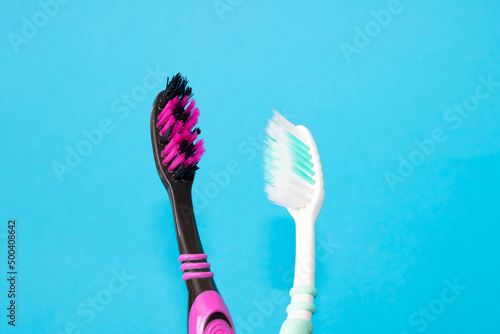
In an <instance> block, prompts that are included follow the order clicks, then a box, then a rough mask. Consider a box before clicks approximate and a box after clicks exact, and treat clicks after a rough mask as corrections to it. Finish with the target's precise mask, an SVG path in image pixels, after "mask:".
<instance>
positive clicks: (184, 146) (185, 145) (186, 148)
mask: <svg viewBox="0 0 500 334" xmlns="http://www.w3.org/2000/svg"><path fill="white" fill-rule="evenodd" d="M179 151H180V152H181V153H184V156H185V157H186V159H187V158H189V157H190V156H192V155H193V153H194V145H193V144H192V143H189V141H187V140H184V141H183V142H182V143H180V144H179Z"/></svg>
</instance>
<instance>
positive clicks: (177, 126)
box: [170, 122, 182, 137]
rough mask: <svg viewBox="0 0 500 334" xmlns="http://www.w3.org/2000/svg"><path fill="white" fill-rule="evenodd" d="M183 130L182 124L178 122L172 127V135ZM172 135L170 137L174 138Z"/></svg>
mask: <svg viewBox="0 0 500 334" xmlns="http://www.w3.org/2000/svg"><path fill="white" fill-rule="evenodd" d="M181 129H182V122H177V123H175V124H174V126H173V127H172V135H173V134H176V133H178V132H179V131H180V130H181ZM172 135H171V136H170V137H172Z"/></svg>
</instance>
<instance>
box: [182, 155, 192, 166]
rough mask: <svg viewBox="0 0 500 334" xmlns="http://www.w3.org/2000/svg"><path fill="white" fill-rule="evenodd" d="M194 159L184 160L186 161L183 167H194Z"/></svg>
mask: <svg viewBox="0 0 500 334" xmlns="http://www.w3.org/2000/svg"><path fill="white" fill-rule="evenodd" d="M193 162H194V159H193V157H189V158H187V159H186V161H184V165H185V166H187V167H191V166H193V165H194V163H193Z"/></svg>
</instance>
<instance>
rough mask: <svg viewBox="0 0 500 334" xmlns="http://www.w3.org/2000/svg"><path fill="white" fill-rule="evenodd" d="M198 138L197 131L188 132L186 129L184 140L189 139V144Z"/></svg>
mask: <svg viewBox="0 0 500 334" xmlns="http://www.w3.org/2000/svg"><path fill="white" fill-rule="evenodd" d="M196 138H198V132H193V133H191V132H188V131H186V140H187V141H189V143H190V144H192V143H194V141H195V140H196Z"/></svg>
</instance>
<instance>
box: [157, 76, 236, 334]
mask: <svg viewBox="0 0 500 334" xmlns="http://www.w3.org/2000/svg"><path fill="white" fill-rule="evenodd" d="M187 83H188V81H187V80H186V78H184V77H182V76H181V75H180V73H178V74H176V75H175V76H173V77H172V78H171V79H170V80H169V79H167V87H166V89H165V90H164V91H162V92H160V93H159V94H158V96H157V97H156V99H155V102H154V104H153V108H152V111H151V140H152V144H153V153H154V157H155V162H156V169H157V170H158V174H159V175H160V179H161V181H162V182H163V185H164V186H165V188H166V189H167V192H168V195H169V197H170V202H171V204H172V211H173V214H174V221H175V228H176V232H177V243H178V246H179V253H180V256H179V262H180V264H181V271H182V272H183V275H182V279H183V280H184V282H185V283H186V287H187V290H188V295H189V296H188V334H210V333H219V334H226V333H227V334H234V333H235V331H234V325H233V321H232V319H231V315H230V314H229V311H228V309H227V306H226V304H225V303H224V300H223V299H222V297H221V295H220V294H219V291H218V290H217V287H216V285H215V281H214V279H213V276H214V274H213V272H211V271H210V263H208V262H207V255H206V254H205V252H204V251H203V247H202V245H201V241H200V237H199V235H198V228H197V227H196V221H195V217H194V211H193V203H192V197H191V188H192V185H193V180H194V176H195V173H196V171H197V170H198V162H199V161H200V158H201V156H202V155H203V153H204V152H205V149H204V147H203V139H198V136H199V134H200V129H199V128H198V127H195V126H196V124H197V122H198V116H199V114H200V112H199V110H198V108H197V107H196V106H195V101H194V100H193V99H191V96H192V90H191V87H188V86H187Z"/></svg>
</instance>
